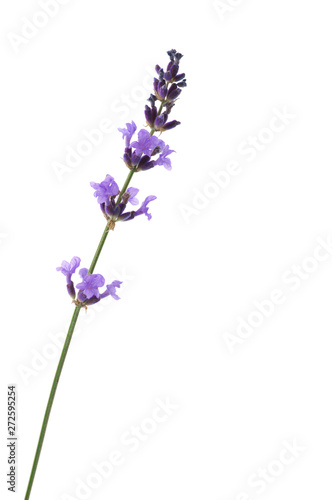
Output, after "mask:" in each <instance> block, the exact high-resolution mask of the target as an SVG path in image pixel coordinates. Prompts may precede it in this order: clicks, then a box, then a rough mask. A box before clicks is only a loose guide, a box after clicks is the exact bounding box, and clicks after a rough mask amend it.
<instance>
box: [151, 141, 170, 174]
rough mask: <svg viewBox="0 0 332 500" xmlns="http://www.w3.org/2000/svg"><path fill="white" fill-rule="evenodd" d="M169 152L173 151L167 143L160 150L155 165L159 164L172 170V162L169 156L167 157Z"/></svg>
mask: <svg viewBox="0 0 332 500" xmlns="http://www.w3.org/2000/svg"><path fill="white" fill-rule="evenodd" d="M171 153H175V151H174V150H173V149H170V148H169V146H168V145H165V143H164V147H163V148H162V150H161V154H160V156H159V158H158V160H156V161H155V165H161V166H163V167H165V168H166V170H172V164H171V160H170V158H167V157H168V156H169V155H170V154H171Z"/></svg>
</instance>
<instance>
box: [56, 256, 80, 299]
mask: <svg viewBox="0 0 332 500" xmlns="http://www.w3.org/2000/svg"><path fill="white" fill-rule="evenodd" d="M80 264H81V259H80V258H79V257H73V258H72V259H71V261H70V263H69V262H67V261H66V260H64V261H62V264H61V266H60V267H57V268H56V270H57V271H60V272H62V274H64V275H65V276H66V281H67V291H68V293H69V295H70V297H71V298H72V299H75V297H76V293H75V288H74V283H73V281H72V279H71V277H72V275H73V274H74V273H75V271H76V269H77V268H78V267H79V266H80Z"/></svg>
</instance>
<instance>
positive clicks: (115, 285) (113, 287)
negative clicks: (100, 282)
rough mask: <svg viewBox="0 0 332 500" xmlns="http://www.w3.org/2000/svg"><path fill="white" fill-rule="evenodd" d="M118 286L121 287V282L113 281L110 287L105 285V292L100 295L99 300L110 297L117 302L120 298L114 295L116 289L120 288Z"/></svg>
mask: <svg viewBox="0 0 332 500" xmlns="http://www.w3.org/2000/svg"><path fill="white" fill-rule="evenodd" d="M120 285H122V281H117V280H116V281H113V282H112V283H111V284H110V285H106V291H105V292H103V293H102V294H101V296H100V298H101V299H104V298H105V297H108V296H109V295H110V296H111V297H113V299H115V300H119V299H120V297H119V296H118V295H117V294H116V289H117V288H120Z"/></svg>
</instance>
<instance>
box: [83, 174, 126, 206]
mask: <svg viewBox="0 0 332 500" xmlns="http://www.w3.org/2000/svg"><path fill="white" fill-rule="evenodd" d="M90 186H91V187H92V188H93V189H95V193H94V196H95V197H96V198H97V201H98V203H99V204H100V205H101V204H102V203H108V201H109V199H110V198H111V196H116V195H117V194H118V192H119V186H118V185H117V183H116V182H115V180H114V178H113V177H111V176H110V175H106V177H105V180H104V181H103V182H101V183H100V184H98V183H97V182H90Z"/></svg>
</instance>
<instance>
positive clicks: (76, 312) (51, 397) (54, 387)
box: [24, 101, 165, 500]
mask: <svg viewBox="0 0 332 500" xmlns="http://www.w3.org/2000/svg"><path fill="white" fill-rule="evenodd" d="M164 103H165V101H162V102H161V105H160V108H159V111H158V115H160V113H161V111H162V108H163V105H164ZM154 133H155V130H154V129H151V132H150V134H151V136H152V135H153V134H154ZM135 172H136V170H135V169H133V170H130V172H129V174H128V176H127V178H126V180H125V182H124V185H123V187H122V189H121V191H120V193H119V196H118V199H117V204H119V203H120V202H121V199H122V196H123V195H124V193H125V192H126V191H127V188H128V186H129V184H130V181H131V179H132V177H133V175H134V173H135ZM108 233H109V227H108V224H107V225H106V227H105V229H104V232H103V235H102V237H101V240H100V242H99V245H98V247H97V250H96V253H95V255H94V257H93V259H92V262H91V265H90V268H89V274H92V273H93V271H94V270H95V267H96V264H97V262H98V259H99V257H100V254H101V251H102V249H103V247H104V244H105V241H106V239H107V236H108ZM81 308H82V306H81V305H77V306H76V307H75V310H74V314H73V317H72V320H71V323H70V325H69V329H68V333H67V337H66V340H65V344H64V346H63V349H62V353H61V357H60V361H59V364H58V367H57V370H56V372H55V376H54V380H53V384H52V388H51V392H50V395H49V399H48V403H47V406H46V410H45V415H44V420H43V424H42V428H41V431H40V435H39V440H38V444H37V449H36V453H35V458H34V461H33V465H32V469H31V474H30V479H29V483H28V488H27V492H26V494H25V497H24V500H29V498H30V494H31V490H32V485H33V482H34V479H35V475H36V471H37V467H38V462H39V458H40V454H41V450H42V447H43V443H44V438H45V434H46V429H47V424H48V421H49V418H50V414H51V410H52V406H53V401H54V398H55V393H56V390H57V387H58V383H59V380H60V376H61V373H62V369H63V365H64V363H65V360H66V356H67V352H68V349H69V346H70V342H71V339H72V336H73V333H74V329H75V326H76V322H77V319H78V316H79V313H80V311H81Z"/></svg>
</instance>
